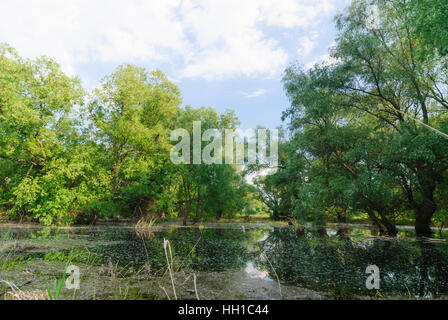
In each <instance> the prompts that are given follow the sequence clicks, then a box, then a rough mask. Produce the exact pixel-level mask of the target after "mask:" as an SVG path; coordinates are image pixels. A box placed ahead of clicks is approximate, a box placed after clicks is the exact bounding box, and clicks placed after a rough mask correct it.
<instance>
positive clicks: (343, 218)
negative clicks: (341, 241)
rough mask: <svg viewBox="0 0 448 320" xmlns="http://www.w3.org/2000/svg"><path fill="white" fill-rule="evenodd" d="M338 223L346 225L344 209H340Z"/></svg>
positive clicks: (345, 211)
mask: <svg viewBox="0 0 448 320" xmlns="http://www.w3.org/2000/svg"><path fill="white" fill-rule="evenodd" d="M338 222H339V223H347V209H346V208H345V207H342V208H341V211H340V212H338Z"/></svg>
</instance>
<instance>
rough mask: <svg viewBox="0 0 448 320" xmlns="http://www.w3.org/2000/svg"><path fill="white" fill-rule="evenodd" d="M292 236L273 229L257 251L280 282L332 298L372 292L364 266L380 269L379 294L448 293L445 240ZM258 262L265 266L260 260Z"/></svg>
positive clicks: (287, 230)
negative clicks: (363, 239) (359, 239)
mask: <svg viewBox="0 0 448 320" xmlns="http://www.w3.org/2000/svg"><path fill="white" fill-rule="evenodd" d="M305 234H307V236H305V235H303V234H297V233H295V232H293V231H292V230H290V229H280V230H275V231H274V232H273V233H272V234H271V235H270V236H269V237H268V238H267V239H266V240H265V241H264V242H263V243H262V244H261V247H262V248H261V249H262V250H264V251H265V252H266V255H267V257H268V259H269V261H270V262H271V264H272V265H273V266H274V268H275V271H276V273H277V274H278V276H279V278H280V280H281V281H283V282H286V283H292V284H298V285H300V286H303V287H306V288H310V289H314V290H321V291H329V292H331V293H332V294H333V295H334V296H335V297H337V298H349V297H353V296H354V295H374V294H375V293H376V290H373V291H370V290H367V289H366V286H365V281H366V279H367V276H368V275H367V274H365V270H366V267H367V266H368V265H373V264H375V265H377V266H378V267H379V268H380V272H381V284H380V285H381V287H380V291H381V293H382V294H383V295H394V294H399V295H404V296H408V295H409V294H410V295H412V296H420V297H421V296H429V295H432V296H436V295H441V294H447V293H448V261H447V257H448V244H446V243H440V244H433V243H427V242H415V241H405V240H401V241H400V240H396V241H381V240H373V241H363V242H354V241H351V240H350V239H349V238H347V236H346V235H344V237H342V238H340V237H330V238H321V237H318V236H317V234H314V235H313V234H310V233H305ZM257 264H258V265H262V267H263V268H266V269H267V270H269V272H270V274H271V275H272V276H273V275H274V274H273V270H272V269H271V267H270V264H269V263H268V262H266V261H263V259H259V260H258V261H257Z"/></svg>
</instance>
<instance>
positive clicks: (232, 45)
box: [0, 0, 350, 129]
mask: <svg viewBox="0 0 448 320" xmlns="http://www.w3.org/2000/svg"><path fill="white" fill-rule="evenodd" d="M349 2H350V1H349V0H183V1H181V0H164V1H160V0H158V1H150V0H128V1H121V0H71V1H60V0H18V1H1V2H0V42H6V43H8V44H10V45H11V46H13V47H15V48H16V49H17V50H18V51H19V53H20V54H21V55H22V56H25V57H29V58H34V57H37V56H39V55H44V54H45V55H48V56H51V57H54V58H55V59H56V60H57V61H58V62H59V63H60V64H61V66H62V68H63V70H64V71H65V72H67V73H68V74H70V75H79V76H80V78H81V79H82V81H83V84H84V87H85V88H87V89H89V90H91V89H93V88H95V87H96V86H98V84H99V81H100V79H101V78H103V77H104V76H106V75H108V74H110V73H112V72H113V70H114V69H115V68H116V67H117V66H118V65H119V64H122V63H133V64H136V65H139V66H143V67H146V68H147V69H149V70H153V69H160V70H162V71H163V72H164V73H165V74H166V75H167V76H168V77H169V78H170V79H171V80H172V81H173V82H174V83H175V84H176V85H178V86H179V88H180V90H181V92H182V97H183V105H191V106H193V107H200V106H207V107H214V108H215V109H217V110H218V111H219V112H223V111H224V110H225V109H226V108H230V109H235V110H236V112H237V115H238V117H239V118H240V121H241V127H242V128H244V129H246V128H253V127H255V126H257V125H262V126H265V127H268V128H274V127H276V126H278V125H280V124H281V119H280V118H281V113H282V111H284V110H285V109H286V108H287V107H288V104H289V102H288V100H287V98H286V96H285V94H284V92H283V88H282V84H281V77H282V72H283V71H284V69H285V67H286V66H288V65H290V64H291V63H300V64H302V65H304V66H306V67H309V66H311V65H313V64H314V63H316V62H319V61H324V60H326V59H328V55H327V53H328V48H329V47H330V46H331V45H332V42H333V40H334V36H335V29H334V23H333V17H334V15H335V14H337V13H339V12H341V11H342V10H343V8H344V7H346V6H347V5H348V4H349Z"/></svg>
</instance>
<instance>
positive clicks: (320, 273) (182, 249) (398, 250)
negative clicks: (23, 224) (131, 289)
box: [0, 225, 448, 299]
mask: <svg viewBox="0 0 448 320" xmlns="http://www.w3.org/2000/svg"><path fill="white" fill-rule="evenodd" d="M375 235H376V231H375V230H374V229H369V228H362V227H360V228H348V227H334V228H327V229H325V228H317V229H313V228H304V229H300V230H294V229H292V228H279V227H267V228H266V227H265V228H263V227H261V228H255V227H251V226H250V225H246V226H242V227H241V226H240V227H237V228H233V229H222V228H221V229H220V228H210V229H208V228H205V229H199V228H170V227H168V228H163V229H161V230H158V231H156V232H153V231H151V232H143V233H142V232H136V231H135V230H134V229H133V228H131V227H124V226H117V227H100V228H74V229H55V228H10V227H9V228H6V227H1V226H0V237H1V239H2V242H1V246H0V259H17V258H20V259H21V261H22V260H23V261H31V260H32V259H42V260H45V261H59V260H60V261H65V259H67V258H68V257H69V256H71V257H72V258H73V257H74V258H73V259H75V260H74V261H77V262H80V263H92V264H98V265H106V264H112V265H115V264H118V265H120V266H121V267H122V268H127V270H128V271H127V273H126V274H127V276H129V277H132V276H133V275H135V274H136V273H137V270H142V268H143V267H144V268H147V270H150V273H151V275H152V276H162V275H163V274H164V273H165V272H166V266H167V263H166V256H165V253H164V250H163V241H164V239H167V240H169V241H170V243H171V246H172V248H173V255H174V257H175V259H174V266H173V267H174V270H175V271H181V270H186V269H188V270H189V271H192V272H202V273H210V274H216V273H222V274H227V273H229V272H232V276H233V277H234V276H235V274H238V275H240V277H235V279H238V281H240V282H243V281H245V279H250V281H252V280H253V281H266V282H270V283H272V282H274V284H275V282H276V281H277V279H279V280H280V282H281V283H282V284H283V285H287V286H293V287H300V288H307V289H310V290H314V291H318V292H324V293H326V297H328V298H333V299H350V298H359V297H365V296H375V297H378V292H377V291H376V290H373V291H370V290H367V289H366V286H365V282H366V279H367V275H366V274H365V270H366V267H367V266H368V265H372V264H374V265H377V266H378V267H379V269H380V272H381V282H380V286H381V287H380V290H379V291H380V293H381V297H386V298H396V297H431V298H437V297H439V296H443V295H447V294H448V243H447V242H445V241H438V242H436V243H433V242H430V241H424V240H419V241H416V240H414V239H412V238H408V237H412V230H411V229H402V230H400V236H401V238H399V239H398V240H397V239H385V238H378V237H375ZM24 241H25V242H26V243H28V244H29V243H32V244H33V245H34V248H33V246H28V249H27V250H24V249H23V248H24V247H22V250H20V249H19V250H18V249H14V250H12V249H11V248H9V247H10V246H12V244H13V243H16V242H24ZM8 248H9V249H8ZM36 248H37V249H36ZM74 249H76V250H75V253H76V254H75V255H74V254H73V252H74V251H73V250H74ZM93 255H95V260H92V258H91V257H92V256H93ZM76 259H77V260H76ZM5 261H6V260H5ZM5 265H7V264H5ZM1 271H2V270H1V268H0V274H1ZM238 281H236V280H235V281H233V282H232V281H230V283H232V285H233V286H234V285H238ZM251 283H252V282H251ZM273 287H274V289H275V290H276V287H275V286H273ZM222 289H223V290H224V289H226V290H232V288H222ZM259 297H263V296H262V295H260V296H259ZM242 298H244V297H242Z"/></svg>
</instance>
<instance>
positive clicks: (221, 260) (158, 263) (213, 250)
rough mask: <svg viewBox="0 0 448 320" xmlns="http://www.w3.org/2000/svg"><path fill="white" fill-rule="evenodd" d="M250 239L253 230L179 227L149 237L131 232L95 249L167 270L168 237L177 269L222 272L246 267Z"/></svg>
mask: <svg viewBox="0 0 448 320" xmlns="http://www.w3.org/2000/svg"><path fill="white" fill-rule="evenodd" d="M249 238H250V233H244V232H240V231H237V230H223V229H203V230H200V229H197V228H179V229H174V230H169V231H166V232H154V233H152V234H151V236H150V237H147V238H142V237H141V236H140V237H139V236H138V235H137V234H136V233H135V232H129V233H128V236H127V239H126V240H125V241H122V242H121V243H118V244H114V245H107V246H103V247H97V248H95V249H94V251H95V252H97V253H101V255H102V256H108V257H111V258H112V259H113V260H114V261H118V262H120V263H121V264H123V265H127V264H129V263H130V262H131V263H132V264H134V265H136V266H137V267H139V266H141V265H143V264H145V263H149V264H150V266H151V270H153V272H158V271H160V272H164V271H165V270H166V257H165V252H164V250H163V240H164V239H167V240H169V241H170V243H171V247H172V250H173V256H174V261H175V265H174V268H175V269H178V268H185V267H189V268H191V269H193V270H197V271H223V270H228V269H239V268H242V267H243V266H245V264H246V262H247V261H248V259H249V257H250V253H249V252H248V249H247V247H246V246H245V243H246V242H247V241H248V239H249Z"/></svg>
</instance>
